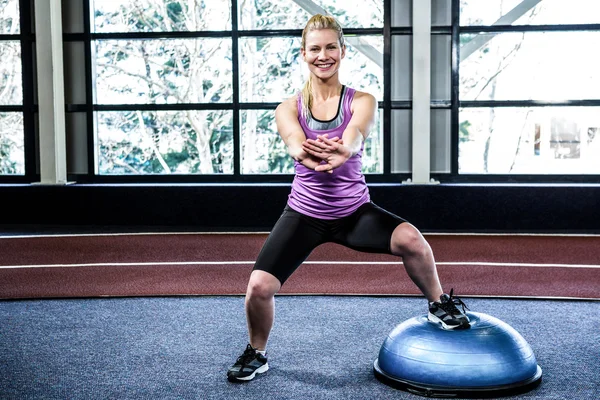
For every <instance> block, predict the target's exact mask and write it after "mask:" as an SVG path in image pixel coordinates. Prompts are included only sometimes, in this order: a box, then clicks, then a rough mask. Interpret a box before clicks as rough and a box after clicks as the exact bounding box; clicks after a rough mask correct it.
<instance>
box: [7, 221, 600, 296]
mask: <svg viewBox="0 0 600 400" xmlns="http://www.w3.org/2000/svg"><path fill="white" fill-rule="evenodd" d="M265 237H266V235H265V234H200V233H194V234H142V235H135V234H126V235H116V236H114V235H112V236H111V235H89V236H45V237H3V238H0V298H3V299H19V298H65V297H98V296H160V295H239V294H243V293H244V292H245V288H246V283H247V281H248V277H249V275H250V272H251V270H252V262H253V260H254V259H255V258H256V256H257V254H258V252H259V251H260V248H261V246H262V243H263V242H264V240H265ZM426 238H427V240H428V241H429V243H430V244H431V247H432V248H433V251H434V254H435V257H436V262H438V272H439V275H440V279H441V281H442V285H443V287H444V290H446V291H449V290H450V288H454V289H455V293H457V294H458V295H459V296H463V297H464V296H499V297H513V296H516V297H527V298H530V297H543V298H579V299H600V265H599V264H600V262H599V260H600V257H599V256H600V237H597V236H520V235H426ZM400 261H401V259H399V258H396V257H392V256H387V255H379V254H367V253H359V252H356V251H353V250H349V249H346V248H344V247H341V246H339V245H335V244H325V245H322V246H321V247H319V248H317V249H316V250H315V251H314V252H313V254H312V255H311V256H310V257H309V259H308V260H307V263H305V264H304V265H302V266H301V267H300V268H299V269H298V271H296V273H295V274H294V275H293V276H292V277H291V278H290V280H289V281H288V282H287V283H286V284H285V285H284V287H283V288H282V290H281V293H285V294H354V295H419V294H420V292H419V291H418V289H417V288H416V286H415V285H414V284H413V283H412V282H411V281H410V279H409V278H408V276H407V274H406V273H405V271H404V268H403V267H402V265H401V264H398V262H400ZM490 263H493V264H491V265H490Z"/></svg>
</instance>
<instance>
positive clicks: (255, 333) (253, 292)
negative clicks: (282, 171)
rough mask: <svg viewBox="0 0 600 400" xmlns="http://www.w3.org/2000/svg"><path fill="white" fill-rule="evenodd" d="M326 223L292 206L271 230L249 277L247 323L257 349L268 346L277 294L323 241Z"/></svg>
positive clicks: (246, 304) (250, 337)
mask: <svg viewBox="0 0 600 400" xmlns="http://www.w3.org/2000/svg"><path fill="white" fill-rule="evenodd" d="M325 233H326V224H324V223H323V222H322V221H319V220H317V219H315V218H311V217H307V216H305V215H302V214H300V213H298V212H296V211H294V210H292V209H291V208H289V207H286V209H285V211H284V212H283V214H282V215H281V217H280V218H279V220H278V221H277V223H276V224H275V226H274V227H273V229H272V230H271V233H270V234H269V237H268V238H267V240H266V242H265V244H264V245H263V248H262V249H261V251H260V254H259V255H258V257H257V259H256V264H255V265H254V270H253V271H252V274H251V275H250V280H249V282H248V288H247V290H246V300H245V307H246V321H247V323H248V335H249V340H250V345H251V346H252V347H254V348H255V349H258V350H264V349H265V348H266V346H267V341H268V339H269V334H270V332H271V328H272V327H273V320H274V315H275V294H276V293H277V292H278V291H279V289H280V288H281V286H282V285H283V284H284V283H285V281H286V280H287V279H288V278H289V277H290V276H291V275H292V273H293V272H294V271H295V270H296V269H297V268H298V267H299V266H300V264H302V262H304V260H306V258H307V257H308V256H309V255H310V253H311V252H312V251H313V249H314V248H315V247H317V246H318V245H319V244H321V243H323V242H324V238H325Z"/></svg>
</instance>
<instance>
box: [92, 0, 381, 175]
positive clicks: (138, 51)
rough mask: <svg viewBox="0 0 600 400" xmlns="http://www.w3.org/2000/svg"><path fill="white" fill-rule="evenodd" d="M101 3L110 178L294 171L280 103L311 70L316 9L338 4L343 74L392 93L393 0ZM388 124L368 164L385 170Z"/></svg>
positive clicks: (99, 60) (103, 135) (97, 45)
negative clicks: (281, 131) (305, 34)
mask: <svg viewBox="0 0 600 400" xmlns="http://www.w3.org/2000/svg"><path fill="white" fill-rule="evenodd" d="M242 5H243V7H242ZM90 6H91V7H90V13H91V15H92V17H93V18H92V24H91V25H92V30H93V32H91V33H90V46H91V49H92V51H91V54H92V67H93V71H94V73H93V76H92V79H93V85H92V90H93V101H94V109H95V110H96V111H95V112H94V115H93V120H94V124H93V126H94V140H93V142H94V143H95V146H94V149H93V152H94V154H95V159H96V163H95V164H94V166H93V168H94V172H95V174H98V175H100V176H112V177H119V176H123V175H138V176H139V175H220V176H226V175H230V176H231V175H232V176H233V177H234V178H235V177H237V179H242V178H243V176H244V175H257V174H270V175H285V174H291V173H293V163H292V160H291V159H290V157H289V156H288V155H287V151H286V149H285V146H284V144H283V143H282V141H281V139H280V138H279V135H278V134H277V130H276V128H275V126H274V125H275V122H274V108H275V106H276V105H277V104H278V103H279V102H281V101H282V100H284V99H286V98H288V97H290V96H292V95H293V94H295V93H296V92H298V91H299V90H300V89H301V88H302V85H303V83H304V80H305V79H306V77H307V70H306V67H305V65H304V63H303V62H302V60H301V58H300V29H301V28H302V27H303V26H304V24H305V23H306V21H307V19H308V18H310V15H311V14H312V13H316V12H321V11H322V12H330V13H331V14H332V15H334V16H336V17H337V18H338V19H339V21H340V22H341V23H342V25H343V26H344V30H345V33H346V39H347V45H348V46H347V55H346V58H345V60H344V64H345V65H344V67H343V69H342V72H341V74H342V75H343V76H340V78H341V80H342V82H343V83H345V84H347V85H349V86H352V87H354V88H356V89H359V90H365V91H368V92H370V93H372V94H373V95H374V96H375V97H376V98H377V99H378V100H379V101H380V102H383V101H384V96H383V86H384V85H383V47H384V41H383V35H382V33H383V32H382V27H383V1H382V0H370V1H364V0H360V1H358V0H353V1H347V2H339V1H334V0H321V1H310V2H295V1H291V0H280V1H275V2H274V1H266V0H256V1H248V2H243V4H241V3H237V4H235V3H231V1H228V0H220V1H211V2H205V1H199V0H198V1H196V2H181V1H174V0H136V1H133V0H129V1H123V2H118V3H116V2H103V1H95V2H92V3H90ZM236 9H237V14H238V18H237V20H234V19H232V17H231V15H232V13H233V12H236V11H235V10H236ZM325 10H327V11H325ZM352 29H361V30H362V32H360V34H355V33H353V31H352ZM275 30H280V31H275ZM381 126H382V125H381V123H379V122H378V124H377V129H375V130H374V131H373V133H372V134H371V137H370V138H369V140H368V141H367V142H366V148H365V160H366V162H365V166H364V168H365V172H373V173H381V172H382V168H383V161H382V156H383V155H382V152H381V148H382V145H381V142H382V131H383V130H382V128H381Z"/></svg>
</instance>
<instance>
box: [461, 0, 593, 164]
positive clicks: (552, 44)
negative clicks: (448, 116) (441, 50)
mask: <svg viewBox="0 0 600 400" xmlns="http://www.w3.org/2000/svg"><path fill="white" fill-rule="evenodd" d="M596 3H597V2H592V1H584V0H575V1H569V2H564V1H556V0H540V1H522V0H510V1H507V0H504V1H500V0H493V1H486V2H485V3H484V2H482V1H476V0H461V2H460V23H461V26H460V36H459V45H460V55H459V59H460V64H459V68H458V75H459V79H458V92H459V101H460V108H459V116H458V118H457V130H458V143H459V145H458V146H459V150H458V173H459V174H467V175H468V174H475V175H477V174H481V175H510V176H514V175H525V176H533V175H538V176H539V175H558V176H560V175H563V176H564V175H579V176H581V175H598V174H600V165H599V164H598V163H597V161H596V160H598V158H599V157H600V146H599V141H598V139H597V131H598V129H599V125H600V119H599V118H598V115H600V113H599V107H600V74H599V73H598V69H597V67H596V66H597V64H598V60H597V57H596V52H595V51H594V50H593V49H595V47H597V45H596V44H597V43H598V41H599V40H600V25H598V22H599V20H598V17H597V16H598V12H599V11H600V8H599V7H600V5H599V4H596ZM594 24H595V25H594Z"/></svg>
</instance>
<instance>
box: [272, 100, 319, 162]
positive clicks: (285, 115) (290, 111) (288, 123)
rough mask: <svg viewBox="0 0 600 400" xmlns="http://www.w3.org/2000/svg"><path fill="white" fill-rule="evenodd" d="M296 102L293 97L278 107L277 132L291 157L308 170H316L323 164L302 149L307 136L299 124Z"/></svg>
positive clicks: (276, 117) (276, 113) (276, 114)
mask: <svg viewBox="0 0 600 400" xmlns="http://www.w3.org/2000/svg"><path fill="white" fill-rule="evenodd" d="M296 101H297V100H296V97H292V98H290V99H287V100H285V101H284V102H282V103H281V104H279V105H278V106H277V109H276V110H275V122H276V123H277V131H278V132H279V135H280V136H281V139H283V142H284V143H285V145H286V146H287V149H288V153H289V155H290V156H292V158H293V159H294V160H296V161H298V162H299V163H300V164H302V165H304V166H305V167H306V168H310V169H315V168H316V167H317V166H318V165H319V164H320V163H321V159H319V158H317V157H315V156H313V155H311V154H308V153H307V152H306V151H305V150H304V149H303V148H302V143H304V142H305V141H306V135H305V133H304V130H302V126H300V123H299V122H298V109H297V108H296Z"/></svg>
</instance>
